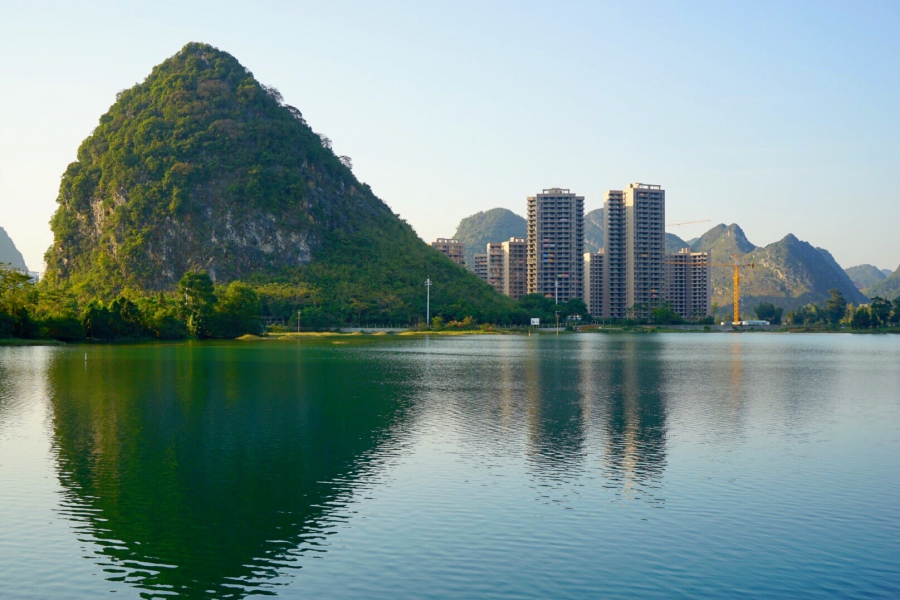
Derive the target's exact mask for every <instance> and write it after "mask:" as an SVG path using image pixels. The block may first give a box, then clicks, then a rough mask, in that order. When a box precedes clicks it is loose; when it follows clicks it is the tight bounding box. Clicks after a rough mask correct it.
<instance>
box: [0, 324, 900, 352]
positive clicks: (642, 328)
mask: <svg viewBox="0 0 900 600" xmlns="http://www.w3.org/2000/svg"><path fill="white" fill-rule="evenodd" d="M559 333H560V334H561V335H574V334H576V333H588V334H591V333H593V334H601V335H627V334H648V333H654V334H659V333H781V334H786V333H819V334H840V333H845V334H857V335H858V334H864V335H884V334H900V327H881V328H879V329H824V328H814V327H782V328H779V329H709V330H704V329H699V328H698V329H675V328H670V327H666V326H665V325H659V326H655V325H635V326H631V327H624V326H623V327H615V326H605V327H602V328H591V329H588V330H585V331H581V332H575V331H565V330H560V332H559ZM480 335H519V336H527V335H536V336H538V335H550V336H555V335H556V333H555V332H553V331H533V332H530V333H529V331H528V330H521V329H495V330H492V331H482V330H480V329H476V330H464V331H448V330H442V331H392V332H386V331H373V332H367V331H354V332H341V331H301V332H296V331H292V332H276V333H267V334H265V335H261V336H260V335H242V336H241V337H238V338H236V339H234V340H222V339H209V340H199V341H208V342H222V341H239V342H246V341H272V342H278V341H290V340H305V339H317V338H344V339H346V338H380V337H391V338H417V337H423V336H425V337H430V336H439V337H455V336H480ZM160 341H161V340H156V339H131V340H113V341H100V340H81V341H77V342H63V341H60V340H44V339H37V340H35V339H21V338H0V347H4V346H7V347H9V346H13V347H16V346H19V347H24V346H74V345H85V344H88V345H96V344H100V345H116V344H149V343H160ZM182 341H189V340H169V341H168V342H169V343H171V342H182ZM192 341H194V342H196V341H198V340H192Z"/></svg>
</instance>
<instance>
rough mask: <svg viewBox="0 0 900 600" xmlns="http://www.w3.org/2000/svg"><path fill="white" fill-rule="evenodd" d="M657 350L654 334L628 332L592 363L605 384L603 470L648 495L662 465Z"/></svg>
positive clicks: (663, 446)
mask: <svg viewBox="0 0 900 600" xmlns="http://www.w3.org/2000/svg"><path fill="white" fill-rule="evenodd" d="M660 351H661V345H660V344H659V342H657V341H655V340H650V339H638V338H634V337H630V336H629V337H627V338H624V339H618V340H616V342H615V343H614V344H613V345H611V347H610V350H609V354H608V355H607V356H606V358H607V360H606V361H604V362H603V363H602V366H600V365H598V367H599V372H600V374H601V376H602V377H605V379H606V382H607V389H608V395H607V398H608V400H607V407H606V408H607V416H606V434H607V440H606V460H605V466H606V468H607V471H608V475H607V476H608V477H609V479H611V480H613V481H616V482H619V483H620V485H621V486H622V488H623V490H624V491H625V492H626V493H628V494H630V495H633V494H637V493H644V494H649V495H650V496H653V491H652V490H653V488H655V487H656V486H657V484H658V483H659V480H660V479H661V477H662V474H663V471H664V470H665V466H666V403H665V398H664V396H663V388H664V383H665V382H664V378H665V371H664V368H663V364H662V360H661V358H660V357H659V353H660ZM657 500H659V499H657Z"/></svg>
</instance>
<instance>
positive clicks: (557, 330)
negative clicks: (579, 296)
mask: <svg viewBox="0 0 900 600" xmlns="http://www.w3.org/2000/svg"><path fill="white" fill-rule="evenodd" d="M556 336H557V337H559V311H556Z"/></svg>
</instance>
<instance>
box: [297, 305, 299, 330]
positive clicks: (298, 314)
mask: <svg viewBox="0 0 900 600" xmlns="http://www.w3.org/2000/svg"><path fill="white" fill-rule="evenodd" d="M297 333H300V311H299V310H298V311H297Z"/></svg>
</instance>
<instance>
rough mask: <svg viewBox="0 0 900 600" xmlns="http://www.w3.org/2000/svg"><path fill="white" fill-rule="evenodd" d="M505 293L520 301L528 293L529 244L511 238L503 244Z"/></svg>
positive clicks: (523, 239)
mask: <svg viewBox="0 0 900 600" xmlns="http://www.w3.org/2000/svg"><path fill="white" fill-rule="evenodd" d="M502 246H503V293H504V294H506V295H507V296H509V297H510V298H512V299H513V300H518V299H519V298H521V297H522V296H524V295H525V294H527V293H528V242H527V241H526V240H525V238H509V240H508V241H506V242H503V244H502Z"/></svg>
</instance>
